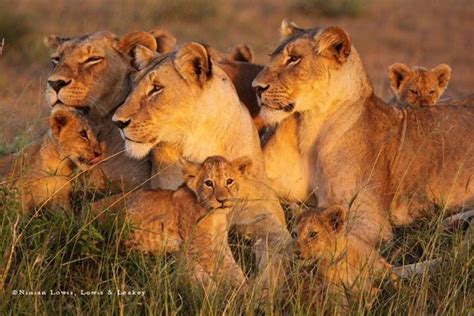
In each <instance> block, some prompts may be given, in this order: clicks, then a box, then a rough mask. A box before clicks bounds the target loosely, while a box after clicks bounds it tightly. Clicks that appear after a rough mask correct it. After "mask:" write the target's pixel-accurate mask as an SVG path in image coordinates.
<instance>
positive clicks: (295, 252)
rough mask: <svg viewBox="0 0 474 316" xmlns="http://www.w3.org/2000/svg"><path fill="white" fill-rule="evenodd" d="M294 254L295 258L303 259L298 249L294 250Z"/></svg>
mask: <svg viewBox="0 0 474 316" xmlns="http://www.w3.org/2000/svg"><path fill="white" fill-rule="evenodd" d="M293 253H294V254H295V256H296V257H297V258H300V257H301V251H300V250H299V249H297V248H296V249H294V250H293Z"/></svg>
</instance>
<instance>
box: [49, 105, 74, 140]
mask: <svg viewBox="0 0 474 316" xmlns="http://www.w3.org/2000/svg"><path fill="white" fill-rule="evenodd" d="M71 119H72V114H71V113H70V112H69V111H67V110H62V109H57V110H55V111H54V112H53V113H52V114H51V116H50V117H49V125H50V127H51V131H52V132H53V136H54V137H55V138H58V137H59V134H60V133H61V130H62V129H63V128H64V126H66V125H67V124H68V123H69V122H70V121H71Z"/></svg>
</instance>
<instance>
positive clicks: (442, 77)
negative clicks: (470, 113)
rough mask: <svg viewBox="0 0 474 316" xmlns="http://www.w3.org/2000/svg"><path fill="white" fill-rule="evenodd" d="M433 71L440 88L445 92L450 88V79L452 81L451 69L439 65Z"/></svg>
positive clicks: (444, 65)
mask: <svg viewBox="0 0 474 316" xmlns="http://www.w3.org/2000/svg"><path fill="white" fill-rule="evenodd" d="M431 71H432V72H433V73H434V75H435V76H436V79H437V80H438V86H439V88H440V89H441V90H443V91H444V90H445V89H446V88H447V87H448V83H449V79H451V67H449V66H448V65H446V64H439V65H438V66H436V67H434V68H433V69H431Z"/></svg>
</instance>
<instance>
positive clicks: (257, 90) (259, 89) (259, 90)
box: [253, 84, 270, 98]
mask: <svg viewBox="0 0 474 316" xmlns="http://www.w3.org/2000/svg"><path fill="white" fill-rule="evenodd" d="M269 86H270V85H268V84H267V85H266V86H261V85H257V86H254V87H253V89H254V90H255V93H256V94H257V96H258V97H259V98H260V97H261V96H262V93H263V92H265V90H267V89H268V87H269Z"/></svg>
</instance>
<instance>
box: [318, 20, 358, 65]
mask: <svg viewBox="0 0 474 316" xmlns="http://www.w3.org/2000/svg"><path fill="white" fill-rule="evenodd" d="M315 40H316V43H317V50H318V53H319V54H320V55H322V56H326V57H328V58H333V59H334V60H335V61H337V62H338V63H339V64H341V65H342V64H343V63H345V62H346V60H347V58H349V55H350V54H351V46H352V41H351V39H350V37H349V34H347V32H346V31H344V30H343V29H341V28H340V27H336V26H333V27H329V28H327V29H325V30H324V31H322V32H321V33H318V34H316V35H315Z"/></svg>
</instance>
